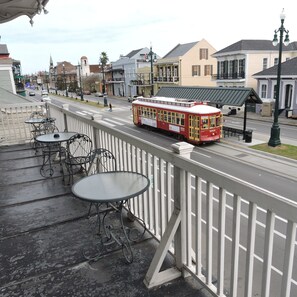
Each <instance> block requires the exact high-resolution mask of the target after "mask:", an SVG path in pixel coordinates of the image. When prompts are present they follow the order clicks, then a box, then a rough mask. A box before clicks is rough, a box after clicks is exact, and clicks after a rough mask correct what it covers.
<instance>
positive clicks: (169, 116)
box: [167, 111, 171, 123]
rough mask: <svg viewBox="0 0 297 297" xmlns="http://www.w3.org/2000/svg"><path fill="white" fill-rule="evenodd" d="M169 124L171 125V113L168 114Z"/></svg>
mask: <svg viewBox="0 0 297 297" xmlns="http://www.w3.org/2000/svg"><path fill="white" fill-rule="evenodd" d="M167 121H168V123H171V112H170V111H169V112H168V118H167Z"/></svg>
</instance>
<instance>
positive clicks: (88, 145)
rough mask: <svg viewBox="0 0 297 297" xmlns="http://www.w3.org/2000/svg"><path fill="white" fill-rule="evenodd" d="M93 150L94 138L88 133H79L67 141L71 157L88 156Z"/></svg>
mask: <svg viewBox="0 0 297 297" xmlns="http://www.w3.org/2000/svg"><path fill="white" fill-rule="evenodd" d="M91 152H92V140H91V138H90V137H89V136H88V135H86V134H81V133H77V134H75V135H74V136H72V137H71V138H70V139H69V140H68V141H67V153H68V155H69V156H71V157H75V158H76V157H87V156H90V155H91Z"/></svg>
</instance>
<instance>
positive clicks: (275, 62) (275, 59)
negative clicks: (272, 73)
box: [274, 58, 278, 66]
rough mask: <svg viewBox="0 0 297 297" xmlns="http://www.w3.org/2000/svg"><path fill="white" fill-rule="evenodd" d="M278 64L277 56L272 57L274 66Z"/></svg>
mask: <svg viewBox="0 0 297 297" xmlns="http://www.w3.org/2000/svg"><path fill="white" fill-rule="evenodd" d="M277 64H278V58H274V66H275V65H277Z"/></svg>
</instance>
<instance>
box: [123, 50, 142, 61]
mask: <svg viewBox="0 0 297 297" xmlns="http://www.w3.org/2000/svg"><path fill="white" fill-rule="evenodd" d="M141 50H142V48H140V49H137V50H133V51H131V52H130V53H129V54H128V55H126V56H125V57H128V58H130V59H131V58H133V57H134V56H135V55H136V54H137V53H138V52H140V51H141Z"/></svg>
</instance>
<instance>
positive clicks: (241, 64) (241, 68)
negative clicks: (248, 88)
mask: <svg viewBox="0 0 297 297" xmlns="http://www.w3.org/2000/svg"><path fill="white" fill-rule="evenodd" d="M238 62H239V63H238V76H239V77H244V70H245V60H244V59H241V60H239V61H238Z"/></svg>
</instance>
